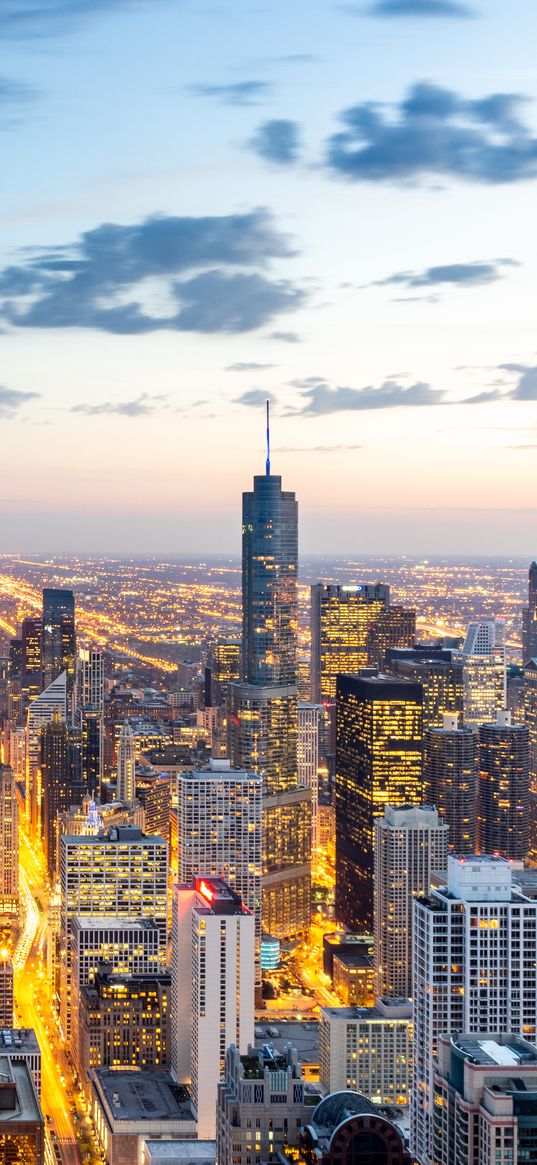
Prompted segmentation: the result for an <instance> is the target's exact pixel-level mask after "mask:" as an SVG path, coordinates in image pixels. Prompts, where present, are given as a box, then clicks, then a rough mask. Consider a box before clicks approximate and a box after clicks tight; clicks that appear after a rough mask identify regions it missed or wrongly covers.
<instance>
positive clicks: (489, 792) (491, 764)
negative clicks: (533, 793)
mask: <svg viewBox="0 0 537 1165" xmlns="http://www.w3.org/2000/svg"><path fill="white" fill-rule="evenodd" d="M477 818H478V819H477V835H478V848H479V851H480V853H488V854H500V855H501V857H504V858H513V859H515V860H523V859H524V858H525V857H526V856H527V853H528V849H529V836H530V775H529V733H528V729H527V727H526V726H525V725H521V724H511V713H510V712H499V713H498V716H497V720H496V723H495V724H482V725H481V727H480V729H479V797H478V814H477Z"/></svg>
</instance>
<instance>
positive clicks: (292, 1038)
mask: <svg viewBox="0 0 537 1165" xmlns="http://www.w3.org/2000/svg"><path fill="white" fill-rule="evenodd" d="M255 1030H256V1032H258V1031H259V1032H261V1031H262V1033H263V1034H262V1035H259V1036H258V1035H256V1037H255V1046H256V1050H259V1051H262V1049H263V1048H265V1047H269V1048H271V1049H273V1051H274V1052H275V1053H276V1054H277V1055H284V1054H285V1053H286V1051H287V1049H288V1048H289V1047H290V1046H291V1047H293V1048H296V1050H297V1052H298V1058H299V1061H300V1063H301V1064H318V1063H319V1020H318V1019H312V1020H304V1021H302V1022H299V1021H298V1020H281V1019H280V1018H279V1016H278V1014H277V1013H274V1014H273V1015H272V1014H271V1015H267V1017H266V1019H264V1020H263V1022H262V1023H261V1022H260V1021H258V1022H257V1023H256V1028H255ZM275 1031H277V1032H278V1035H277V1036H274V1035H273V1034H272V1033H273V1032H275Z"/></svg>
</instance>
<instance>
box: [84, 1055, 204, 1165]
mask: <svg viewBox="0 0 537 1165" xmlns="http://www.w3.org/2000/svg"><path fill="white" fill-rule="evenodd" d="M90 1107H91V1115H92V1118H93V1124H94V1128H95V1132H96V1134H97V1140H98V1143H99V1148H100V1151H101V1157H102V1160H103V1162H104V1163H105V1165H138V1163H139V1162H142V1160H143V1153H144V1145H145V1142H146V1140H147V1139H152V1138H155V1137H159V1138H160V1140H161V1141H162V1142H166V1147H167V1149H168V1148H170V1147H172V1145H173V1142H174V1141H177V1142H179V1143H182V1142H184V1141H185V1140H191V1141H192V1142H193V1143H194V1142H195V1140H196V1135H197V1134H196V1113H195V1109H194V1107H193V1105H192V1100H191V1098H190V1095H189V1092H188V1089H187V1088H185V1087H182V1086H181V1087H180V1086H178V1085H177V1084H176V1082H175V1081H174V1079H173V1077H172V1076H171V1075H170V1073H169V1072H162V1071H160V1070H159V1069H157V1070H154V1071H153V1070H151V1069H149V1070H148V1071H146V1072H137V1071H132V1070H131V1069H126V1068H124V1069H121V1068H119V1069H113V1068H97V1069H96V1071H95V1072H94V1073H93V1078H92V1081H91V1105H90ZM183 1152H184V1150H183ZM184 1160H185V1162H188V1156H185V1157H184Z"/></svg>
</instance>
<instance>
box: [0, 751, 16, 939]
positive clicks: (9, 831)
mask: <svg viewBox="0 0 537 1165" xmlns="http://www.w3.org/2000/svg"><path fill="white" fill-rule="evenodd" d="M18 913H19V808H18V804H17V789H16V785H15V774H14V772H13V769H12V768H11V766H10V765H1V764H0V918H2V919H5V918H13V917H17V916H18Z"/></svg>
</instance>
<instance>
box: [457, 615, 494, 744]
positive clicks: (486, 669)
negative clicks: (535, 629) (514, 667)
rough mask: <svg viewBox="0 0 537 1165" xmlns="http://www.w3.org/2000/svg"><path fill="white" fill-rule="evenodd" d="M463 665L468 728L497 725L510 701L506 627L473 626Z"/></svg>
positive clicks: (491, 624) (484, 622)
mask: <svg viewBox="0 0 537 1165" xmlns="http://www.w3.org/2000/svg"><path fill="white" fill-rule="evenodd" d="M462 662H463V684H464V723H465V725H466V727H468V728H470V727H472V726H475V727H477V726H478V725H479V724H485V723H490V722H494V721H495V719H496V713H497V712H500V711H501V710H502V708H505V705H506V699H507V679H506V667H505V624H504V623H499V622H497V621H496V620H495V619H482V620H480V621H479V622H475V623H469V624H468V629H467V632H466V638H465V640H464V644H463V648H462ZM448 710H449V709H446V711H448Z"/></svg>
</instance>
